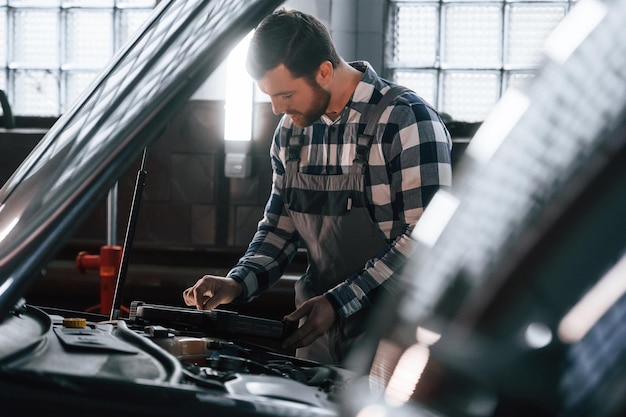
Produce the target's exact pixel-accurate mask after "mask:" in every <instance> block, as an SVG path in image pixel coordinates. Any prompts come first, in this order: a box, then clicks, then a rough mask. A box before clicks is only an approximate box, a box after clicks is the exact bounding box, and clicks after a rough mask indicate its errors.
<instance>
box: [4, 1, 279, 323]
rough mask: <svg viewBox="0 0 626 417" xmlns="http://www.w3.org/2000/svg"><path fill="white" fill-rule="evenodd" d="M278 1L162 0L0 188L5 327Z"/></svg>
mask: <svg viewBox="0 0 626 417" xmlns="http://www.w3.org/2000/svg"><path fill="white" fill-rule="evenodd" d="M280 3H282V1H277V0H254V1H251V0H170V1H161V2H160V3H159V5H158V6H157V8H156V9H155V10H154V12H153V14H152V15H151V17H150V18H149V19H148V20H147V21H146V23H145V24H144V26H143V27H142V29H141V30H139V31H138V33H137V35H136V36H135V37H134V38H133V39H132V40H131V41H129V42H128V43H127V44H126V46H125V47H124V48H122V50H120V51H119V52H118V53H117V55H116V56H114V57H113V59H112V60H111V61H110V63H109V64H108V66H107V67H106V68H105V69H104V70H103V71H102V73H101V74H100V76H99V77H98V79H97V80H96V81H95V82H94V83H93V84H92V85H91V86H90V88H89V89H87V90H86V91H85V92H84V93H83V95H82V96H81V98H79V99H78V100H77V101H76V102H75V104H74V106H73V107H72V108H71V109H70V110H69V111H68V112H67V113H65V114H64V115H63V116H62V117H60V118H59V120H58V121H57V122H56V123H55V124H54V126H53V127H52V128H51V129H50V130H49V131H48V133H47V134H46V135H45V136H44V137H43V138H42V140H41V141H40V142H39V144H38V145H37V147H36V148H35V149H34V150H33V151H32V152H31V154H30V155H29V156H28V157H27V158H26V160H25V161H24V162H23V163H22V164H21V165H20V167H19V168H18V169H17V170H16V171H15V173H14V174H13V175H12V176H11V178H9V180H8V181H7V182H6V183H5V184H4V186H3V187H2V189H0V318H2V317H5V316H6V314H7V312H9V311H11V310H12V309H14V308H15V305H16V303H17V302H18V301H19V300H20V298H21V297H22V296H23V294H24V293H25V291H26V290H27V289H28V288H29V286H30V285H31V284H32V283H33V282H34V281H35V280H36V279H37V278H38V277H39V276H40V271H41V270H42V269H43V268H44V267H45V266H46V264H47V262H49V261H50V260H51V259H53V257H54V255H55V253H56V252H57V251H58V250H59V249H60V247H61V246H62V245H63V244H64V242H65V241H66V240H67V239H68V238H69V237H70V236H71V234H72V232H73V231H74V230H75V227H76V226H77V225H79V224H80V223H81V221H82V220H83V219H84V218H85V217H86V216H87V215H88V214H89V212H90V211H91V209H93V207H94V206H95V205H96V204H98V202H99V201H101V200H102V199H103V198H104V197H105V196H106V194H107V192H108V191H109V190H110V188H111V187H112V186H113V185H114V184H115V182H116V180H117V178H118V177H119V176H120V175H121V174H122V173H123V172H125V171H126V169H127V168H128V167H129V166H130V165H131V163H132V162H133V161H135V160H136V158H137V157H138V156H139V154H140V153H141V151H142V149H143V148H145V147H146V146H147V145H148V144H149V143H150V142H151V141H152V140H153V139H155V138H156V137H157V136H158V134H159V133H160V132H161V130H162V129H163V128H164V127H165V126H166V124H167V121H168V120H169V119H170V117H171V116H172V115H173V114H175V113H176V112H177V111H179V110H180V109H181V108H182V107H183V105H184V104H185V103H186V101H187V100H188V99H189V97H190V96H191V95H192V94H193V93H194V92H195V91H196V90H197V88H198V87H199V86H200V85H201V84H202V83H203V82H204V81H205V80H206V78H207V77H208V76H209V75H210V74H211V73H212V72H213V71H214V70H215V68H217V66H218V65H219V64H220V63H221V62H222V61H223V59H224V58H225V57H226V56H227V54H228V52H229V51H230V49H231V48H232V47H233V46H234V45H235V44H236V42H237V41H239V39H241V38H243V36H245V34H246V33H248V32H249V31H250V30H251V29H252V28H253V27H254V26H255V25H256V24H257V23H258V22H259V21H260V20H261V19H262V18H263V17H264V16H265V15H267V14H269V13H271V12H272V11H273V10H274V9H275V8H276V7H278V5H280Z"/></svg>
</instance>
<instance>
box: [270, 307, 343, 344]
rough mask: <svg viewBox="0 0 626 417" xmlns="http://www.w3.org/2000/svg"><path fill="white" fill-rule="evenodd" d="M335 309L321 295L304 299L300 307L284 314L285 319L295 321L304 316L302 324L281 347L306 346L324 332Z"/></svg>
mask: <svg viewBox="0 0 626 417" xmlns="http://www.w3.org/2000/svg"><path fill="white" fill-rule="evenodd" d="M336 314H337V313H335V309H334V308H333V306H332V305H331V304H330V301H328V299H326V297H324V296H323V295H318V296H317V297H313V298H311V299H310V300H307V301H305V302H304V303H303V304H302V305H301V306H300V308H298V309H296V310H295V311H294V312H293V313H291V314H289V315H287V316H285V317H284V318H283V319H284V320H286V321H292V322H297V321H299V320H300V319H301V318H303V317H306V321H305V322H304V324H303V325H302V326H301V327H299V328H298V330H296V331H295V332H293V334H291V336H289V337H288V338H287V339H285V341H284V342H283V345H282V347H283V349H293V348H300V347H304V346H308V345H310V344H311V343H313V341H314V340H315V339H317V338H318V337H320V336H322V335H323V334H324V333H326V332H327V331H328V330H329V329H330V327H331V326H332V325H333V323H334V322H335V319H336Z"/></svg>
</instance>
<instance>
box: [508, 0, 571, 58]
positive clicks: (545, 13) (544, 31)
mask: <svg viewBox="0 0 626 417" xmlns="http://www.w3.org/2000/svg"><path fill="white" fill-rule="evenodd" d="M566 12H567V10H566V6H565V5H551V4H548V5H545V4H544V5H541V4H532V5H528V4H511V5H510V6H509V8H508V13H507V14H508V16H507V17H508V19H507V20H508V23H509V25H508V34H507V39H506V43H507V48H506V49H507V53H506V58H505V61H506V63H505V65H506V66H507V67H513V68H519V67H529V66H536V65H539V64H540V58H541V50H542V49H541V48H542V46H543V44H544V42H545V40H546V38H547V37H548V35H549V34H550V32H552V30H553V29H554V28H555V27H556V25H557V24H558V23H559V22H560V21H561V19H563V17H564V16H565V13H566Z"/></svg>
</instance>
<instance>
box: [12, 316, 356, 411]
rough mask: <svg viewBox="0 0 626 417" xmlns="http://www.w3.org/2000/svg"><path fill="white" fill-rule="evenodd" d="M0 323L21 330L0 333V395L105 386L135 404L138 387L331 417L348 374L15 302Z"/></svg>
mask: <svg viewBox="0 0 626 417" xmlns="http://www.w3.org/2000/svg"><path fill="white" fill-rule="evenodd" d="M77 314H79V313H77ZM2 326H3V334H11V333H15V334H18V333H19V334H22V335H23V336H22V337H21V339H20V342H19V345H20V346H21V348H20V349H17V348H15V346H14V345H15V343H11V342H10V340H8V339H3V340H0V375H1V376H0V380H1V382H2V383H4V382H7V383H9V384H10V389H9V390H8V391H4V392H3V394H2V396H5V395H6V396H7V397H10V396H15V395H17V396H22V395H23V396H29V395H31V394H29V390H33V391H34V390H38V391H41V390H42V389H43V390H46V391H47V392H51V390H52V391H54V392H56V393H57V395H61V397H57V399H58V398H62V396H63V395H64V394H65V395H67V396H68V401H74V400H70V399H71V398H75V395H76V393H77V391H78V392H80V393H81V395H82V394H85V393H89V396H90V397H92V398H97V396H96V397H94V396H93V395H92V394H93V393H94V392H102V391H103V390H104V391H107V392H113V391H118V392H123V393H124V395H128V396H129V397H128V399H127V401H128V402H129V404H134V403H135V401H136V402H137V405H141V403H142V401H144V400H143V399H142V398H144V391H145V390H146V389H148V388H152V389H157V390H158V391H159V392H160V395H161V396H163V394H164V393H166V394H167V395H168V396H174V397H176V396H177V395H181V394H182V393H185V394H183V396H184V397H185V398H187V397H188V396H189V395H190V394H191V397H192V398H193V400H192V401H190V402H188V403H187V404H188V405H189V403H198V404H201V403H204V404H205V403H206V401H207V398H208V399H209V400H210V401H209V403H212V402H215V401H218V402H221V403H222V406H224V404H223V402H224V401H226V400H228V401H231V402H232V403H231V404H238V405H237V407H239V408H242V407H241V405H242V404H245V407H243V408H244V409H248V410H253V411H254V415H257V413H260V414H259V415H264V414H263V413H264V411H263V410H271V411H267V413H268V414H273V415H283V414H284V413H283V411H285V414H284V415H294V414H293V413H294V412H296V411H298V410H299V411H298V412H299V413H302V412H304V414H303V415H306V414H309V415H336V409H337V407H336V405H337V399H338V398H339V395H340V394H341V392H342V391H343V388H344V387H345V386H346V384H347V383H348V382H349V380H350V378H351V375H350V373H349V372H348V371H346V370H345V369H341V368H338V367H333V366H327V365H324V364H320V363H316V362H311V361H306V360H302V359H299V358H296V357H293V356H289V355H285V354H282V353H280V352H276V351H273V350H272V349H270V348H265V347H263V346H259V345H254V344H250V343H248V342H241V341H238V340H235V339H226V338H223V337H216V336H212V335H210V334H206V333H203V332H198V331H197V330H188V329H183V330H181V329H176V328H172V327H165V326H162V325H159V324H154V323H150V324H148V325H146V324H145V323H138V322H135V321H129V320H125V319H120V320H116V321H101V322H94V321H89V320H86V319H83V318H80V317H79V316H77V317H62V316H59V315H49V314H47V313H45V312H44V311H42V310H40V309H38V308H36V307H32V306H24V307H23V308H22V309H21V310H20V311H19V312H14V313H13V314H12V315H11V316H10V317H8V318H7V319H6V320H5V321H4V322H3V323H2ZM7 329H13V332H7V331H6V330H7ZM27 329H29V330H28V331H25V330H27ZM26 333H29V336H28V338H29V341H28V343H24V337H25V336H24V334H26ZM19 381H23V382H25V383H24V384H21V385H20V384H16V382H19ZM0 385H1V384H0ZM16 387H21V388H18V389H17V391H16ZM22 389H23V390H24V391H23V392H22V391H21V390H22ZM40 394H41V393H38V398H41V395H40ZM151 398H152V397H151ZM103 399H104V397H103ZM91 401H93V400H91ZM96 401H97V399H96ZM186 401H188V400H186ZM153 405H154V404H153ZM268 407H269V408H268ZM276 407H278V408H276ZM280 410H283V411H280ZM286 410H291V411H290V412H286ZM305 411H306V412H305Z"/></svg>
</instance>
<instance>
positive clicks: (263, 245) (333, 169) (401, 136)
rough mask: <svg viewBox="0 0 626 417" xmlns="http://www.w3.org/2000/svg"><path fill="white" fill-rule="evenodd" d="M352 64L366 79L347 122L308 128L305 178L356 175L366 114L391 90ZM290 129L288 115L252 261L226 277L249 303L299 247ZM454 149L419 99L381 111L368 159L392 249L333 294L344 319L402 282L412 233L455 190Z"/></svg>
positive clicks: (372, 193)
mask: <svg viewBox="0 0 626 417" xmlns="http://www.w3.org/2000/svg"><path fill="white" fill-rule="evenodd" d="M351 65H353V66H354V67H355V68H357V69H359V70H361V71H362V72H363V73H364V74H363V78H362V80H361V82H360V83H359V85H358V86H357V88H356V91H355V92H354V94H353V96H352V98H351V100H350V102H349V103H348V105H347V106H346V108H345V109H344V111H343V112H342V114H341V116H340V117H339V118H337V119H336V120H335V121H334V122H333V121H331V120H330V119H327V118H326V117H325V116H322V118H320V119H319V120H318V121H316V122H315V123H313V125H311V126H309V127H307V128H305V129H304V135H305V136H304V143H303V146H302V148H301V152H300V170H301V172H303V173H305V174H311V175H339V174H345V173H347V172H349V171H350V169H351V168H352V166H353V164H352V162H353V160H354V157H355V150H356V142H357V137H358V134H359V133H362V132H363V130H364V129H365V126H366V125H367V120H365V119H366V118H365V116H364V114H366V113H367V112H366V110H368V109H369V108H370V107H372V106H375V105H376V103H378V101H379V100H380V99H381V97H382V96H383V95H384V93H385V92H386V91H387V90H388V89H389V86H390V85H391V84H390V83H389V82H388V81H386V80H384V79H382V78H381V77H379V76H378V75H377V74H376V72H375V71H374V70H373V69H372V68H371V67H370V66H369V65H368V64H367V63H365V62H354V63H351ZM292 129H293V124H292V121H291V119H290V118H289V117H288V116H284V117H283V118H282V120H281V122H280V124H279V126H278V127H277V129H276V132H275V135H274V140H273V143H272V147H271V150H270V155H271V159H272V167H273V171H274V175H273V186H272V193H271V196H270V198H269V201H268V203H267V206H266V209H265V216H264V218H263V219H262V220H261V221H260V223H259V225H258V230H257V232H256V234H255V236H254V238H253V240H252V242H251V243H250V245H249V247H248V250H247V251H246V254H245V255H244V256H243V257H242V258H241V260H240V261H239V262H238V264H237V265H236V266H235V267H234V268H233V269H232V270H231V271H230V272H229V274H228V276H230V277H233V278H234V279H236V280H238V281H240V282H242V283H243V286H244V294H243V300H248V299H251V298H253V297H255V296H257V295H258V294H259V293H260V292H262V291H263V290H264V289H266V288H268V287H269V286H271V285H272V284H273V283H275V282H276V281H277V280H278V279H279V278H280V277H281V276H282V274H283V273H284V271H285V269H286V268H287V266H288V265H289V263H290V262H291V260H292V259H293V257H294V255H295V253H296V251H297V248H298V243H299V237H298V233H297V230H295V227H294V225H293V223H292V222H291V220H290V218H289V216H288V214H287V212H286V211H285V208H284V206H283V198H282V192H283V189H282V182H283V176H284V174H285V165H286V160H287V157H288V151H287V149H288V147H287V144H288V140H289V137H290V136H291V131H292ZM451 147H452V142H451V139H450V135H449V133H448V131H447V130H446V128H445V125H444V124H443V122H442V120H441V119H440V117H439V115H438V114H437V112H436V111H435V110H433V109H432V107H430V106H429V105H428V104H427V103H425V102H424V101H423V100H422V99H421V98H420V97H418V96H417V95H416V94H415V93H413V92H410V91H409V92H405V93H403V94H402V95H401V96H399V97H398V98H396V99H395V100H394V101H393V102H392V103H391V104H390V105H389V106H388V108H387V109H386V110H385V111H384V112H383V114H382V116H381V118H380V120H379V123H378V128H377V131H376V135H375V137H374V139H373V143H372V146H371V147H370V151H369V155H368V166H367V169H366V171H365V188H366V196H367V202H366V204H367V207H368V210H369V212H370V214H371V216H372V219H373V220H374V222H375V223H376V224H377V225H378V227H379V229H380V232H381V233H382V234H383V235H384V236H385V238H386V239H387V241H388V242H389V246H388V247H387V250H386V251H385V252H384V253H381V254H380V256H379V257H377V258H375V259H371V260H370V261H368V262H367V264H366V265H363V269H362V270H361V271H358V272H356V273H355V274H354V275H353V276H351V277H346V281H345V282H344V283H342V284H340V285H339V286H337V287H335V288H333V289H331V290H330V291H329V293H328V294H327V296H328V298H329V299H330V300H331V302H332V303H333V305H334V306H335V308H336V309H337V311H338V313H339V314H340V315H341V316H343V317H348V316H350V315H352V314H353V313H355V312H356V311H358V310H360V309H361V308H363V307H364V306H367V305H370V304H371V301H372V300H371V298H372V296H373V295H374V294H375V293H376V292H378V290H379V289H381V288H382V284H383V283H385V282H386V281H388V280H389V278H391V277H393V276H395V275H397V272H398V271H399V269H400V268H401V267H402V265H403V264H404V261H405V260H406V257H407V256H409V255H410V253H411V250H412V247H413V244H412V241H411V239H410V233H411V231H412V229H413V227H414V225H415V223H416V222H417V220H418V219H419V218H420V216H421V215H422V212H423V210H424V208H425V207H426V204H427V203H428V202H429V201H430V199H431V198H432V196H433V195H434V194H435V192H436V191H437V190H438V189H439V188H440V187H442V186H446V187H447V186H450V185H451V177H452V173H451V165H450V150H451ZM390 282H391V281H390ZM388 286H389V287H390V286H391V285H390V284H389V285H388ZM386 287H387V286H386Z"/></svg>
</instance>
